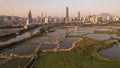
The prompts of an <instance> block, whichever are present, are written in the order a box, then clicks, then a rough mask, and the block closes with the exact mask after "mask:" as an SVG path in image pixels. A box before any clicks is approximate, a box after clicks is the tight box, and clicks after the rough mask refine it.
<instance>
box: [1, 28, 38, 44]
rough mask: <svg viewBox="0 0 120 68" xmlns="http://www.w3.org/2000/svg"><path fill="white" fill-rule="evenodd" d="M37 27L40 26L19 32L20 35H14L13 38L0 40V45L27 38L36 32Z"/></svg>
mask: <svg viewBox="0 0 120 68" xmlns="http://www.w3.org/2000/svg"><path fill="white" fill-rule="evenodd" d="M39 29H40V28H37V29H34V30H30V31H28V32H25V33H23V34H21V35H18V36H16V37H14V38H11V39H9V40H7V41H2V42H0V45H4V44H10V43H12V42H16V41H20V40H23V39H25V38H28V37H30V36H32V35H34V34H36V33H38V32H39Z"/></svg>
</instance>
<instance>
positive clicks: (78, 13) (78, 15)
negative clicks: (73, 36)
mask: <svg viewBox="0 0 120 68" xmlns="http://www.w3.org/2000/svg"><path fill="white" fill-rule="evenodd" d="M75 21H76V22H80V12H76V14H75Z"/></svg>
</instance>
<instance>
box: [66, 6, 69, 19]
mask: <svg viewBox="0 0 120 68" xmlns="http://www.w3.org/2000/svg"><path fill="white" fill-rule="evenodd" d="M66 20H67V21H68V20H69V8H68V7H66Z"/></svg>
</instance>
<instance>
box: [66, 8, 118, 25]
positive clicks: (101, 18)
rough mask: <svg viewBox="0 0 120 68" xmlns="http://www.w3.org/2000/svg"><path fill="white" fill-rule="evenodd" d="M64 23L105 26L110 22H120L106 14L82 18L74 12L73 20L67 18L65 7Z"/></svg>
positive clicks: (67, 13)
mask: <svg viewBox="0 0 120 68" xmlns="http://www.w3.org/2000/svg"><path fill="white" fill-rule="evenodd" d="M65 22H66V23H68V22H69V23H83V24H107V23H111V22H120V17H119V16H113V15H110V14H108V13H104V14H101V15H89V16H85V17H82V16H81V15H80V12H76V14H75V17H74V18H70V17H69V9H68V7H66V19H65Z"/></svg>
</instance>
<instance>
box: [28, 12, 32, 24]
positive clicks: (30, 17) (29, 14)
mask: <svg viewBox="0 0 120 68" xmlns="http://www.w3.org/2000/svg"><path fill="white" fill-rule="evenodd" d="M28 21H29V23H31V22H32V14H31V10H29V12H28Z"/></svg>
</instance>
